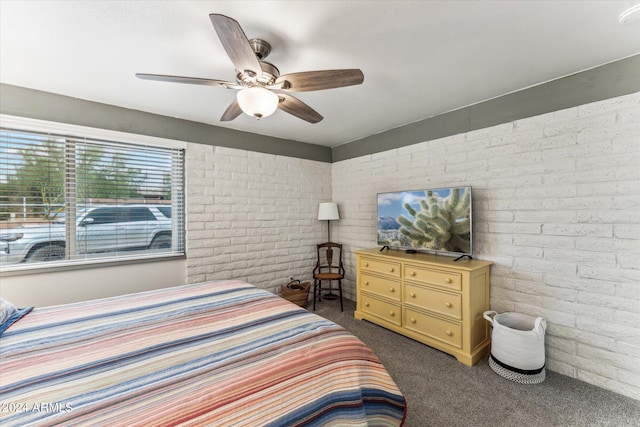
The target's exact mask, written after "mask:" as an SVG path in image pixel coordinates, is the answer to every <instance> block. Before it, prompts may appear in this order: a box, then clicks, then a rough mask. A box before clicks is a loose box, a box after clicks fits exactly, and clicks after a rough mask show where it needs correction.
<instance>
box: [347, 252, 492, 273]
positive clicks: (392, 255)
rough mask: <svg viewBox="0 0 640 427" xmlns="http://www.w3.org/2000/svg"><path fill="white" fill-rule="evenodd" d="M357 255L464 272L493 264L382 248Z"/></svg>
mask: <svg viewBox="0 0 640 427" xmlns="http://www.w3.org/2000/svg"><path fill="white" fill-rule="evenodd" d="M355 253H356V254H357V255H366V256H378V257H384V258H386V259H392V260H394V261H400V262H411V261H414V262H420V263H431V264H437V265H441V266H442V265H445V266H451V267H452V268H456V269H462V270H476V269H478V268H483V267H487V266H490V265H491V264H493V263H492V262H491V261H483V260H478V259H468V258H463V259H460V260H458V261H454V260H455V259H456V258H455V257H452V256H447V255H436V254H431V253H424V252H418V253H415V254H408V253H406V252H405V251H404V250H396V249H385V250H383V251H380V248H370V249H361V250H357V251H355Z"/></svg>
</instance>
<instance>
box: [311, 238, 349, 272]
mask: <svg viewBox="0 0 640 427" xmlns="http://www.w3.org/2000/svg"><path fill="white" fill-rule="evenodd" d="M317 247H318V261H317V263H316V268H315V269H314V270H313V272H314V273H339V274H342V275H344V266H343V265H342V244H340V243H333V242H325V243H320V244H319V245H317Z"/></svg>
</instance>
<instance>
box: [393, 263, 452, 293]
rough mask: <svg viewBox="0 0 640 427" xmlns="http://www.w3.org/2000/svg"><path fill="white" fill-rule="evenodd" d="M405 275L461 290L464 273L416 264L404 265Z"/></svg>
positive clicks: (416, 279) (423, 281)
mask: <svg viewBox="0 0 640 427" xmlns="http://www.w3.org/2000/svg"><path fill="white" fill-rule="evenodd" d="M403 277H404V278H405V279H407V280H411V281H414V282H422V283H428V284H430V285H436V286H442V287H444V288H449V289H454V290H456V291H459V290H461V289H462V275H461V274H460V273H454V272H449V271H441V270H431V269H428V268H424V267H419V266H416V265H410V264H407V265H405V266H404V272H403Z"/></svg>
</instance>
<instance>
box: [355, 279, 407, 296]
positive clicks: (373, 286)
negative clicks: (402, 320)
mask: <svg viewBox="0 0 640 427" xmlns="http://www.w3.org/2000/svg"><path fill="white" fill-rule="evenodd" d="M358 286H359V288H360V289H361V290H363V291H366V292H372V293H374V294H378V295H382V296H384V297H386V298H391V299H393V300H397V301H400V293H401V292H400V290H401V288H400V281H399V280H398V279H389V278H384V277H377V276H372V275H370V274H366V273H360V283H359V284H358Z"/></svg>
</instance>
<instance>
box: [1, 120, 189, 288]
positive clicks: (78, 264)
mask: <svg viewBox="0 0 640 427" xmlns="http://www.w3.org/2000/svg"><path fill="white" fill-rule="evenodd" d="M0 127H3V128H10V129H15V130H20V131H25V132H38V133H52V134H60V135H69V136H70V137H73V138H87V139H92V140H98V141H105V142H109V143H112V144H119V143H121V144H126V145H130V146H140V148H144V147H145V146H148V147H152V148H167V149H178V150H183V151H184V153H183V157H182V175H183V176H182V188H181V191H182V197H181V199H182V206H181V208H182V224H178V221H175V222H174V221H173V219H174V218H173V217H177V216H176V215H175V214H172V218H171V220H172V227H174V228H175V227H176V226H177V225H181V226H182V230H181V233H180V234H181V237H182V239H183V240H182V245H181V246H182V250H181V252H171V253H164V254H163V253H151V254H148V253H147V254H135V255H131V256H121V257H118V258H113V257H108V258H96V259H80V260H71V259H66V260H64V261H56V262H52V263H51V264H47V263H38V264H34V265H29V264H23V263H21V264H12V265H9V266H2V269H0V278H1V277H9V276H18V275H28V274H36V273H44V272H55V271H69V270H82V269H90V268H98V267H106V266H118V265H130V264H139V263H151V262H158V261H166V260H175V259H185V258H186V251H187V242H186V225H187V213H186V204H187V200H186V199H187V191H186V185H187V183H186V168H187V165H186V158H187V156H186V149H187V143H186V142H184V141H177V140H171V139H166V138H159V137H154V136H149V135H142V134H133V133H126V132H120V131H113V130H108V129H100V128H92V127H87V126H79V125H73V124H66V123H59V122H50V121H45V120H39V119H31V118H25V117H17V116H11V115H6V114H0ZM69 206H73V207H72V211H73V210H74V209H75V205H74V204H73V203H72V204H69V205H67V207H69ZM68 213H69V212H67V214H68ZM174 231H175V230H174ZM177 234H178V233H173V235H174V236H176V235H177Z"/></svg>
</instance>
